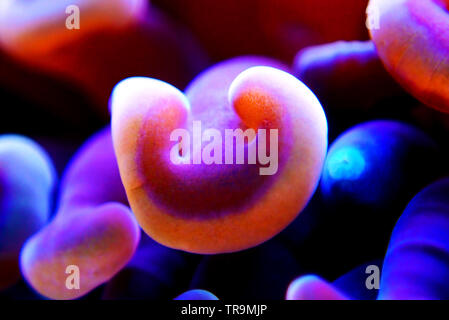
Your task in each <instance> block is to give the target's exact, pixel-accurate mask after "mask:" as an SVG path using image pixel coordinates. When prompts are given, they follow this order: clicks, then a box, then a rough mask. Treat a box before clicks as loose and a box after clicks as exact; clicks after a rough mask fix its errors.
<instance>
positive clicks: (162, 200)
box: [111, 58, 327, 254]
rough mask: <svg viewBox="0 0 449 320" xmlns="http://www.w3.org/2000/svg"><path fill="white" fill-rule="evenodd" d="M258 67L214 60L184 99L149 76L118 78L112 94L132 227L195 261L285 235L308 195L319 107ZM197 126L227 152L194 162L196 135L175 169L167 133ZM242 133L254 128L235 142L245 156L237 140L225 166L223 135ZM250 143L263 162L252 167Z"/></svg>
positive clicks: (315, 164) (291, 80) (317, 149)
mask: <svg viewBox="0 0 449 320" xmlns="http://www.w3.org/2000/svg"><path fill="white" fill-rule="evenodd" d="M245 59H246V60H245ZM262 60H263V59H262ZM260 63H262V61H261V60H258V59H256V58H253V59H251V58H241V59H234V60H230V61H227V62H224V63H221V64H219V65H217V66H215V67H213V68H211V69H210V70H208V71H205V72H204V73H203V74H201V75H200V76H199V77H198V78H196V79H195V80H194V81H193V83H191V85H190V87H189V88H188V90H187V92H186V94H185V95H184V94H183V93H182V92H180V91H179V90H178V89H176V88H175V87H173V86H171V85H169V84H167V83H165V82H162V81H159V80H155V79H150V78H129V79H125V80H123V81H122V82H120V83H119V84H118V85H117V86H116V88H115V89H114V92H113V95H112V98H111V110H112V136H113V141H114V148H115V153H116V156H117V159H118V164H119V169H120V174H121V177H122V181H123V184H124V186H125V189H126V192H127V196H128V200H129V202H130V205H131V207H132V210H133V212H134V214H135V215H136V218H137V220H138V222H139V224H140V225H141V227H142V228H143V229H144V231H145V232H146V233H147V234H148V235H149V236H151V237H152V238H153V239H155V240H156V241H158V242H160V243H161V244H163V245H166V246H168V247H172V248H176V249H181V250H185V251H189V252H195V253H203V254H215V253H223V252H233V251H239V250H243V249H246V248H250V247H253V246H255V245H258V244H260V243H262V242H264V241H266V240H268V239H269V238H271V237H273V236H274V235H276V234H277V233H279V232H280V231H281V230H283V229H284V228H285V227H286V226H287V225H288V224H289V223H290V222H291V221H292V220H293V219H295V217H296V216H297V215H298V213H299V212H301V210H302V209H303V208H304V206H305V205H306V204H307V202H308V200H309V199H310V197H311V195H312V194H313V192H314V190H315V188H316V185H317V182H318V179H319V176H320V173H321V170H322V166H323V161H324V157H325V154H326V149H327V122H326V117H325V114H324V112H323V109H322V107H321V105H320V103H319V101H318V100H317V98H316V97H315V96H314V94H313V93H312V92H311V91H310V90H309V89H308V88H307V87H306V86H305V85H304V84H303V83H301V82H300V81H299V80H297V79H296V78H295V77H293V76H292V75H290V74H288V73H287V72H284V71H281V70H279V69H276V68H273V67H269V66H257V65H258V64H260ZM263 64H265V65H273V63H268V62H267V61H264V62H263ZM253 66H256V67H253ZM250 67H251V68H250ZM198 123H199V124H200V125H201V127H202V129H214V130H215V131H214V132H215V133H216V134H217V135H219V136H221V137H223V139H222V140H223V141H221V142H219V143H217V144H215V142H216V141H215V139H214V141H213V142H214V146H216V147H218V148H219V147H223V149H224V150H225V151H224V152H223V153H222V154H221V157H220V156H218V158H215V159H216V160H218V161H216V162H213V163H205V162H204V161H199V162H198V163H196V164H195V159H200V160H201V155H203V157H204V153H205V149H206V148H208V142H207V141H204V139H205V138H204V135H203V138H202V139H203V144H202V145H201V147H200V148H196V149H195V147H193V148H191V149H193V150H189V152H187V154H189V156H190V158H188V159H187V160H186V158H185V153H184V152H185V150H182V152H181V151H180V155H177V156H178V158H176V157H175V158H176V159H177V161H175V162H174V161H173V148H174V147H175V148H176V143H177V142H173V141H172V140H171V139H170V135H171V134H172V133H173V132H174V130H178V129H184V130H186V132H188V133H189V134H190V135H195V130H196V129H197V128H195V126H198ZM248 128H253V129H254V130H255V132H256V131H257V135H256V137H255V139H252V140H251V139H248V140H245V141H244V143H243V144H244V145H243V150H245V151H247V152H248V159H246V158H245V161H244V162H243V163H241V162H240V163H239V162H238V161H236V160H237V158H238V157H237V156H236V154H237V152H238V148H239V145H238V142H236V143H235V144H234V145H233V147H232V148H231V151H232V152H233V154H232V157H230V158H228V159H227V160H233V161H230V162H226V157H227V156H226V154H225V153H227V151H229V150H228V149H227V144H226V142H225V141H224V140H226V139H225V138H224V137H225V136H226V131H227V130H236V129H242V131H244V130H246V129H248ZM262 129H264V130H262ZM273 130H275V131H273ZM217 132H218V133H217ZM245 132H246V131H245ZM261 132H265V138H266V139H265V140H263V139H262V134H261ZM273 132H276V134H277V137H275V138H276V139H272V138H273V137H274V136H273V135H272V133H273ZM215 138H216V137H215ZM236 140H237V139H236ZM210 141H212V140H210ZM264 141H265V143H264ZM211 143H212V142H211ZM256 143H257V149H258V150H257V151H258V152H259V151H260V149H261V147H263V146H264V147H265V151H266V154H265V155H269V157H270V159H271V162H270V163H268V164H267V162H266V161H265V162H264V161H262V160H263V159H262V160H261V159H260V158H258V159H257V161H256V162H255V163H250V161H249V150H250V149H251V148H252V147H255V146H256V145H255V144H256ZM240 147H242V146H241V145H240ZM275 147H276V148H275ZM181 149H182V148H181ZM275 149H277V150H275ZM175 150H176V149H175ZM216 150H217V149H214V151H213V153H214V156H216V155H217V154H215V152H216ZM268 151H269V152H268ZM258 155H259V154H258ZM273 156H276V157H273ZM192 158H193V161H192ZM221 160H222V161H221ZM265 160H266V159H265ZM272 162H273V163H272ZM274 162H276V163H274Z"/></svg>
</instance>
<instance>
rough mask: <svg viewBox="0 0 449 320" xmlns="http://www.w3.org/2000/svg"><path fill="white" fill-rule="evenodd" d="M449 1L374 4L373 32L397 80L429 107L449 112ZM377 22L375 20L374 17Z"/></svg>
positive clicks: (383, 1)
mask: <svg viewBox="0 0 449 320" xmlns="http://www.w3.org/2000/svg"><path fill="white" fill-rule="evenodd" d="M448 6H449V1H447V0H429V1H422V0H371V1H370V3H369V8H370V10H369V11H370V12H371V15H377V14H378V15H379V17H378V18H379V28H372V29H371V30H370V33H371V38H372V39H373V41H374V43H375V45H376V49H377V52H378V54H379V56H380V58H381V59H382V61H383V63H384V64H385V66H386V68H387V70H388V71H390V73H391V74H392V75H393V77H394V78H395V79H396V80H397V81H398V82H399V83H400V84H401V85H402V86H403V87H404V88H405V89H406V90H408V91H409V92H410V93H411V94H412V95H414V96H415V97H416V98H417V99H419V100H421V101H422V102H423V103H425V104H426V105H428V106H430V107H433V108H435V109H437V110H440V111H444V112H449V61H448V59H447V56H448V53H449V31H448V30H449V12H448ZM372 17H373V18H374V19H375V18H376V17H375V16H372Z"/></svg>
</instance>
